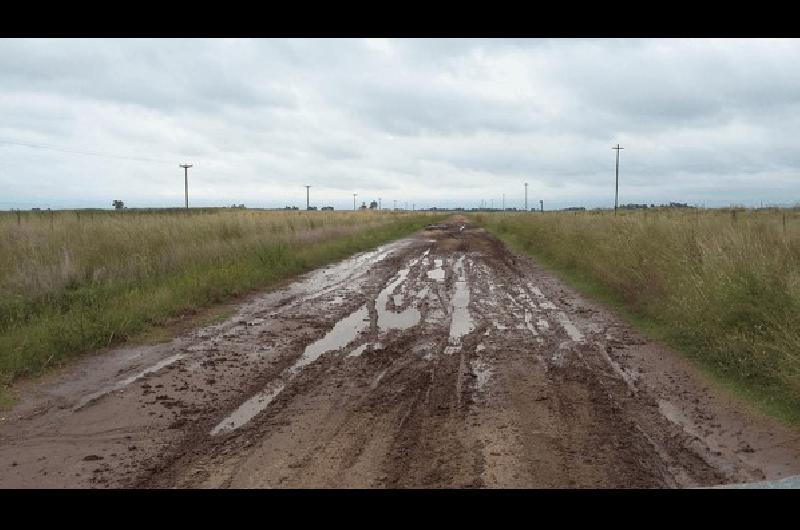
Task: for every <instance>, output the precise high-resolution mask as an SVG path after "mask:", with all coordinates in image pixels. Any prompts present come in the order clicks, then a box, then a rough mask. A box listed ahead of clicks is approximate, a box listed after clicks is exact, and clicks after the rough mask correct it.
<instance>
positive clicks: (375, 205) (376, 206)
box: [369, 201, 378, 210]
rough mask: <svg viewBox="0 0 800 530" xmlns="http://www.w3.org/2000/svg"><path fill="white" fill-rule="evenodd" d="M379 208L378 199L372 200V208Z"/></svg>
mask: <svg viewBox="0 0 800 530" xmlns="http://www.w3.org/2000/svg"><path fill="white" fill-rule="evenodd" d="M377 208H378V201H372V202H371V203H369V209H370V210H375V209H377Z"/></svg>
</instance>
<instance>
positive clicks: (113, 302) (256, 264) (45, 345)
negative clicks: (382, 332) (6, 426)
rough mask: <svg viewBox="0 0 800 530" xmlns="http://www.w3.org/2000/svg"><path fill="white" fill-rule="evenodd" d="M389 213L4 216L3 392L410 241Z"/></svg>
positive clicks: (417, 223)
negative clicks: (196, 312) (200, 313)
mask: <svg viewBox="0 0 800 530" xmlns="http://www.w3.org/2000/svg"><path fill="white" fill-rule="evenodd" d="M430 220H431V218H430V216H428V215H425V214H419V213H417V214H402V213H388V212H305V211H293V212H266V211H254V210H235V209H224V210H223V209H220V210H189V211H188V212H186V211H162V212H158V211H155V212H153V211H150V212H135V211H125V212H124V213H123V212H99V211H96V212H87V211H81V212H76V211H64V212H22V213H21V214H20V215H19V216H18V215H17V214H15V213H2V214H0V385H2V384H8V383H10V382H11V381H12V380H13V379H14V378H15V377H17V376H19V375H20V374H24V373H32V372H37V371H40V370H42V369H44V368H46V367H47V366H50V365H52V364H57V363H58V362H59V361H60V360H61V359H64V358H66V357H68V356H70V355H73V354H75V353H79V352H82V351H87V350H91V349H95V348H99V347H102V346H105V345H107V344H111V343H113V342H116V341H119V340H123V339H124V338H125V337H126V336H128V335H129V334H131V333H136V332H138V331H140V330H142V329H143V328H145V327H146V326H149V325H152V324H159V323H162V322H163V321H164V320H165V319H167V318H169V317H171V316H174V315H176V314H180V313H181V312H183V311H186V310H190V309H192V308H196V307H199V306H204V305H208V304H213V303H215V302H219V301H222V300H225V299H227V298H228V297H230V296H232V295H235V294H237V293H240V292H243V291H247V290H250V289H255V288H259V287H264V286H267V285H269V284H271V283H273V282H274V281H276V280H279V279H281V278H284V277H287V276H290V275H292V274H296V273H298V272H302V271H304V270H307V269H309V268H311V267H314V266H318V265H321V264H323V263H325V262H327V261H330V260H334V259H338V258H341V257H344V256H346V255H348V254H350V253H353V252H356V251H360V250H364V249H366V248H369V247H371V246H375V245H377V244H380V243H382V242H384V241H387V240H389V239H392V238H395V237H399V236H401V235H405V234H407V233H409V232H411V231H413V230H415V229H417V228H419V227H421V226H423V225H424V224H426V223H428V222H430Z"/></svg>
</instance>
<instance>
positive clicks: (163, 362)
mask: <svg viewBox="0 0 800 530" xmlns="http://www.w3.org/2000/svg"><path fill="white" fill-rule="evenodd" d="M185 356H186V354H185V353H176V354H175V355H172V356H170V357H167V358H166V359H162V360H161V361H159V362H157V363H156V364H154V365H153V366H150V367H149V368H146V369H144V370H142V371H141V372H139V373H137V374H136V375H132V376H130V377H128V378H126V379H123V380H122V381H119V382H118V383H116V384H115V385H113V386H112V387H110V388H106V389H103V390H100V391H99V392H94V393H93V394H89V395H88V396H86V397H84V398H83V399H81V400H80V401H79V402H78V403H77V404H76V405H75V406H74V407H72V412H77V411H79V410H80V409H82V408H84V407H85V406H86V405H88V404H90V403H92V402H94V401H96V400H98V399H100V398H101V397H103V396H105V395H107V394H110V393H112V392H116V391H118V390H122V389H123V388H125V387H126V386H128V385H130V384H131V383H133V382H134V381H136V380H138V379H141V378H142V377H144V376H146V375H148V374H152V373H155V372H158V371H159V370H161V369H162V368H166V367H167V366H169V365H171V364H173V363H176V362H178V361H180V360H181V359H183V358H184V357H185Z"/></svg>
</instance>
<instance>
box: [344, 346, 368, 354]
mask: <svg viewBox="0 0 800 530" xmlns="http://www.w3.org/2000/svg"><path fill="white" fill-rule="evenodd" d="M367 346H369V344H362V345H361V346H359V347H358V348H356V349H355V350H353V351H351V352H350V353H348V354H347V356H348V357H359V356H360V355H361V354H362V353H364V350H366V349H367Z"/></svg>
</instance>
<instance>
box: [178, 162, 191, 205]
mask: <svg viewBox="0 0 800 530" xmlns="http://www.w3.org/2000/svg"><path fill="white" fill-rule="evenodd" d="M178 167H182V168H183V186H184V193H185V197H186V209H187V210H188V209H189V168H190V167H192V164H179V165H178Z"/></svg>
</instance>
